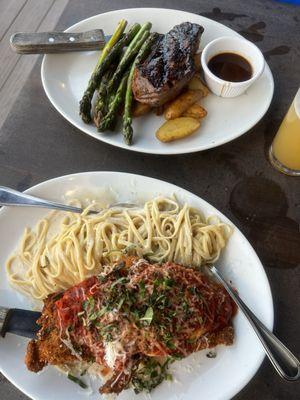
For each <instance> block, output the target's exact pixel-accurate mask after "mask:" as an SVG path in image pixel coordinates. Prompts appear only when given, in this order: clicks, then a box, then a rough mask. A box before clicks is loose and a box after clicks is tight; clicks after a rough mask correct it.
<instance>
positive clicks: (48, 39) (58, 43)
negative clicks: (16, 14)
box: [10, 29, 105, 54]
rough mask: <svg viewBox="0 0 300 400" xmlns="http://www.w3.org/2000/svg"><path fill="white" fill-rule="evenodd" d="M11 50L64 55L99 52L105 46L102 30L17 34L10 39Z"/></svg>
mask: <svg viewBox="0 0 300 400" xmlns="http://www.w3.org/2000/svg"><path fill="white" fill-rule="evenodd" d="M10 45H11V48H12V49H13V50H14V51H15V52H16V53H20V54H45V53H65V52H66V51H85V50H101V49H103V47H104V46H105V37H104V33H103V30H102V29H94V30H92V31H88V32H80V33H71V32H30V33H27V32H19V33H15V34H14V35H13V36H12V37H11V38H10Z"/></svg>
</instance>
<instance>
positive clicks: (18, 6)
mask: <svg viewBox="0 0 300 400" xmlns="http://www.w3.org/2000/svg"><path fill="white" fill-rule="evenodd" d="M26 1H27V0H10V1H7V0H0V10H1V12H0V40H2V38H3V36H4V35H5V33H6V32H7V30H8V29H9V27H10V25H11V24H12V22H13V21H14V20H15V19H16V18H17V16H18V15H19V13H20V12H21V10H22V9H23V7H24V6H25V4H26Z"/></svg>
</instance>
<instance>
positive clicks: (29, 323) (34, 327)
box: [0, 307, 41, 338]
mask: <svg viewBox="0 0 300 400" xmlns="http://www.w3.org/2000/svg"><path fill="white" fill-rule="evenodd" d="M40 316H41V313H40V312H36V311H29V310H21V309H18V308H5V307H0V335H1V336H2V337H4V336H5V334H6V333H7V332H10V333H14V334H15V335H18V336H24V337H28V338H34V337H35V335H36V333H37V332H38V330H39V326H38V324H37V323H36V321H37V319H38V318H39V317H40Z"/></svg>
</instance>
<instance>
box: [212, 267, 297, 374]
mask: <svg viewBox="0 0 300 400" xmlns="http://www.w3.org/2000/svg"><path fill="white" fill-rule="evenodd" d="M210 270H211V271H212V273H213V275H214V276H215V278H216V279H217V280H218V281H219V282H220V283H221V284H222V285H223V286H224V287H225V289H226V290H227V292H228V293H229V295H230V296H231V298H232V299H233V301H234V302H235V303H236V304H237V306H238V307H239V309H240V310H241V311H242V313H243V314H244V315H245V317H246V318H247V320H248V321H249V323H250V324H251V326H252V328H253V329H254V331H255V333H256V335H257V337H258V338H259V340H260V341H261V343H262V345H263V347H264V349H265V352H266V354H267V356H268V358H269V360H270V361H271V363H272V364H273V366H274V368H275V369H276V371H277V372H278V374H279V375H280V376H281V377H282V378H283V379H286V380H287V381H296V380H297V379H299V378H300V363H299V360H298V359H297V358H296V357H295V356H294V355H293V354H292V353H291V351H290V350H289V349H287V347H286V346H285V345H284V344H283V343H282V342H281V341H280V340H279V339H278V338H277V337H276V336H275V335H274V334H273V333H272V332H271V331H270V330H269V329H268V328H267V327H266V326H265V325H264V324H263V323H262V322H261V321H260V320H259V319H258V318H257V317H256V316H255V315H254V314H253V312H252V311H251V310H250V309H249V308H248V307H247V306H246V304H245V303H244V302H243V301H242V300H241V298H240V297H239V296H238V295H237V294H236V293H235V292H234V291H233V290H232V289H231V287H230V286H229V285H228V284H227V282H226V281H225V279H224V278H223V277H222V276H221V274H220V273H219V272H218V270H217V269H216V268H215V267H214V266H212V267H211V268H210Z"/></svg>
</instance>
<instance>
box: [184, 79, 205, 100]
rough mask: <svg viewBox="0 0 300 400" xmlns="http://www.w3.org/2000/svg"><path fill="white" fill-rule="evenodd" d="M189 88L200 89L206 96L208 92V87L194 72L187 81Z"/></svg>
mask: <svg viewBox="0 0 300 400" xmlns="http://www.w3.org/2000/svg"><path fill="white" fill-rule="evenodd" d="M187 87H188V89H189V90H201V91H202V94H203V96H202V97H206V96H207V95H208V94H209V89H208V87H207V86H206V85H205V84H204V83H203V82H202V80H201V78H200V76H199V75H198V74H196V75H195V76H194V77H193V78H192V79H191V80H190V81H189V83H188V86H187Z"/></svg>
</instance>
